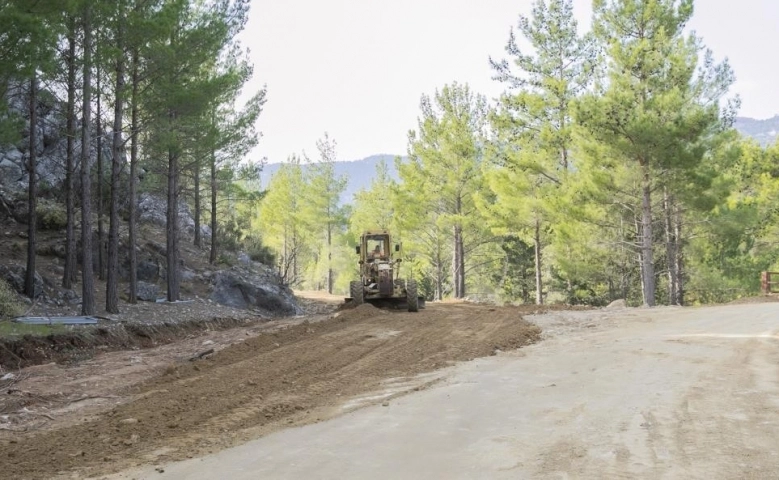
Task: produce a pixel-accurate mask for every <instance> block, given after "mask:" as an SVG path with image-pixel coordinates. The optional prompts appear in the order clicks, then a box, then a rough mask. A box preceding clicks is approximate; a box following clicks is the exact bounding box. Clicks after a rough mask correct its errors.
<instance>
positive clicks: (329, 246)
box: [327, 223, 334, 295]
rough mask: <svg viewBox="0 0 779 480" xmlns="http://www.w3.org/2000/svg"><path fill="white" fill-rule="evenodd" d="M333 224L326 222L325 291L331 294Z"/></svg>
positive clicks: (332, 279)
mask: <svg viewBox="0 0 779 480" xmlns="http://www.w3.org/2000/svg"><path fill="white" fill-rule="evenodd" d="M332 230H333V225H332V224H331V223H328V224H327V293H329V294H331V295H332V294H333V283H334V275H333V231H332Z"/></svg>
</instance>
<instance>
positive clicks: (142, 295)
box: [137, 282, 160, 302]
mask: <svg viewBox="0 0 779 480" xmlns="http://www.w3.org/2000/svg"><path fill="white" fill-rule="evenodd" d="M137 293H138V300H143V301H144V302H156V301H157V297H159V296H160V287H158V286H157V285H156V284H154V283H147V282H138V292H137Z"/></svg>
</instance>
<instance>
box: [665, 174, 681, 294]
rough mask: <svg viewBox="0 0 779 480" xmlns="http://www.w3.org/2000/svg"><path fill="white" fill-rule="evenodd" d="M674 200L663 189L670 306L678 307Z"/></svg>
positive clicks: (666, 190)
mask: <svg viewBox="0 0 779 480" xmlns="http://www.w3.org/2000/svg"><path fill="white" fill-rule="evenodd" d="M673 210H674V204H673V198H672V197H671V196H670V195H669V194H668V189H667V188H664V189H663V220H664V223H665V250H666V262H667V269H668V304H669V305H678V304H679V299H678V297H677V294H678V292H679V286H678V284H677V281H678V279H679V275H678V274H677V272H676V265H677V263H676V257H677V255H678V248H679V246H678V244H677V239H676V232H675V229H674V221H673Z"/></svg>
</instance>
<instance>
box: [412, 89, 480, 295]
mask: <svg viewBox="0 0 779 480" xmlns="http://www.w3.org/2000/svg"><path fill="white" fill-rule="evenodd" d="M420 103H421V105H420V106H421V110H422V116H421V117H420V118H419V120H418V128H417V130H416V131H411V132H409V147H408V148H409V162H408V163H406V164H399V165H398V172H399V175H400V178H401V181H402V186H401V189H405V190H406V195H405V197H406V198H407V199H408V200H409V201H412V202H416V205H415V206H413V207H412V206H411V205H409V204H408V203H406V204H405V205H404V206H403V207H401V208H400V209H398V215H399V216H404V217H407V216H409V215H414V214H413V213H409V211H412V212H413V211H414V210H416V211H419V210H422V211H423V212H425V213H424V216H423V217H417V218H416V219H415V220H416V221H415V222H414V223H416V224H417V225H419V224H420V223H421V224H425V223H426V222H427V223H428V224H429V223H430V222H434V223H435V225H436V226H437V228H442V229H448V230H449V231H450V232H451V234H450V241H451V251H452V257H451V265H452V267H451V268H452V270H451V274H452V285H453V288H454V296H455V298H463V297H465V286H466V272H467V270H466V269H467V255H468V254H469V253H470V252H471V250H472V249H473V248H475V247H478V246H479V245H480V244H481V235H482V232H483V229H482V226H483V225H482V222H481V221H480V219H479V215H478V211H477V209H476V205H475V202H474V199H473V196H474V194H475V193H476V192H478V191H479V190H480V189H481V188H482V187H483V177H482V174H481V171H482V169H481V162H482V156H483V152H482V149H483V145H484V138H485V136H484V128H485V123H486V115H487V101H486V99H485V98H484V97H483V96H481V95H477V94H474V93H472V92H471V90H470V88H469V87H468V85H460V84H457V83H453V84H452V85H446V86H444V88H442V89H441V90H440V91H436V93H435V95H434V97H433V98H432V99H431V98H430V97H429V96H427V95H423V96H422V100H421V102H420ZM417 215H421V213H419V214H417ZM430 217H435V218H430ZM412 228H413V227H412ZM436 237H438V236H437V235H436ZM431 246H432V247H433V248H434V251H433V252H430V253H432V254H430V255H429V256H430V257H432V258H435V257H440V255H441V254H442V253H443V246H442V245H441V243H440V239H438V238H437V239H436V240H434V241H433V242H432V245H431ZM437 268H438V270H439V271H440V270H441V268H442V267H441V266H440V265H439V267H437ZM440 289H441V287H440V285H439V292H440Z"/></svg>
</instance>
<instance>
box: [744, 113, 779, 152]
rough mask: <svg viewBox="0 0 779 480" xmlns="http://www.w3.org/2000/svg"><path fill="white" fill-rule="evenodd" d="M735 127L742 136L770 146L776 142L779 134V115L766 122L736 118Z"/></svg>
mask: <svg viewBox="0 0 779 480" xmlns="http://www.w3.org/2000/svg"><path fill="white" fill-rule="evenodd" d="M734 126H735V127H736V130H738V131H739V132H741V134H742V135H746V136H749V137H752V138H754V139H755V140H757V141H758V142H759V143H760V145H769V144H772V143H774V142H776V136H777V133H779V115H775V116H774V117H772V118H768V119H766V120H755V119H754V118H748V117H736V123H735V125H734Z"/></svg>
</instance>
